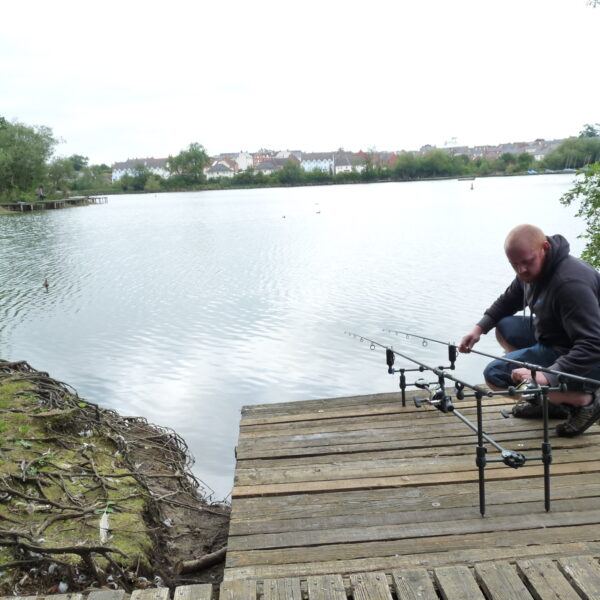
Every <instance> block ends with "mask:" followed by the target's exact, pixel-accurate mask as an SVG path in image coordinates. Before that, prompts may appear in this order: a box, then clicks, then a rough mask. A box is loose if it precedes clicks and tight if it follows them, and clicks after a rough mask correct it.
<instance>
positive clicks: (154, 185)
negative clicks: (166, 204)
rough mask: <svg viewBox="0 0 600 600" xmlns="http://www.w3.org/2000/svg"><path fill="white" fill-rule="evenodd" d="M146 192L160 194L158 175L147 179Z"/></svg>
mask: <svg viewBox="0 0 600 600" xmlns="http://www.w3.org/2000/svg"><path fill="white" fill-rule="evenodd" d="M144 191H146V192H160V177H159V176H158V175H150V176H149V177H148V179H146V183H145V185H144Z"/></svg>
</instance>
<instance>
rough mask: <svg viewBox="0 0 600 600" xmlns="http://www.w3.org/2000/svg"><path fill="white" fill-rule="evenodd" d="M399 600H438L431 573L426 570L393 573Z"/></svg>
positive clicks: (406, 570) (407, 570)
mask: <svg viewBox="0 0 600 600" xmlns="http://www.w3.org/2000/svg"><path fill="white" fill-rule="evenodd" d="M392 581H393V582H394V587H395V588H396V596H397V597H398V600H438V595H437V594H436V592H435V588H434V587H433V583H432V582H431V578H430V577H429V573H428V572H427V571H426V570H425V569H404V570H402V571H394V572H392Z"/></svg>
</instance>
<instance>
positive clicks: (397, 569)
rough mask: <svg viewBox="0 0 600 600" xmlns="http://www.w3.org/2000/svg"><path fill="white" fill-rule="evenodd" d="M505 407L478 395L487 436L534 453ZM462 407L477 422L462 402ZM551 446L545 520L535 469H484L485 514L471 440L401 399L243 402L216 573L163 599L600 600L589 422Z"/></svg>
mask: <svg viewBox="0 0 600 600" xmlns="http://www.w3.org/2000/svg"><path fill="white" fill-rule="evenodd" d="M512 402H513V401H512V400H511V399H509V398H502V397H496V398H494V399H488V400H486V401H485V409H484V422H485V429H486V432H487V433H488V435H490V436H492V437H493V439H495V440H496V441H497V442H499V443H500V444H501V445H502V446H504V447H506V448H507V449H511V450H516V451H519V452H522V453H524V454H526V455H528V456H533V455H539V454H540V447H541V440H542V429H541V422H540V421H531V420H523V419H513V418H509V419H506V418H504V417H503V416H502V414H501V413H500V410H501V409H503V408H504V409H509V408H510V406H511V405H512ZM457 407H458V408H460V410H461V412H462V413H463V414H464V415H465V416H467V417H469V416H470V418H473V419H474V413H475V408H474V402H473V401H463V402H460V403H458V402H457ZM551 441H552V446H553V464H552V467H551V473H552V475H551V492H552V506H551V511H550V512H546V511H545V510H544V502H543V499H544V491H543V480H542V472H543V469H542V466H541V464H540V462H539V461H531V462H528V463H526V464H525V465H524V466H523V467H521V468H519V469H512V468H510V467H507V466H506V465H504V464H496V463H491V464H489V465H488V466H487V467H486V491H487V513H486V516H485V517H483V518H482V517H481V516H480V514H479V497H478V483H477V469H476V468H475V444H476V439H475V435H474V434H473V433H472V432H471V430H470V429H468V428H467V427H466V426H465V425H464V424H463V423H462V422H460V421H459V420H458V419H456V418H455V417H453V416H452V415H449V414H442V413H441V412H439V411H437V410H435V409H433V408H431V407H427V408H421V409H418V408H416V407H414V406H412V403H411V406H407V407H405V408H403V407H402V405H401V402H400V398H399V394H380V395H376V396H359V397H352V398H335V399H327V400H311V401H306V402H293V403H281V404H267V405H259V406H247V407H244V409H243V411H242V420H241V425H240V437H239V443H238V446H237V466H236V475H235V487H234V489H233V494H232V515H231V526H230V532H229V540H228V550H227V559H226V567H225V579H224V581H223V583H222V584H221V585H220V586H217V585H215V586H212V585H210V584H200V585H188V586H182V587H178V588H176V589H175V590H174V592H173V594H172V598H173V600H217V599H219V600H439V599H442V600H582V599H583V600H592V599H595V600H600V564H599V557H600V500H599V496H600V460H599V459H600V427H598V426H597V425H596V426H594V427H592V428H591V429H590V430H589V431H588V432H586V433H585V434H584V435H583V436H580V437H577V438H573V439H562V438H557V437H556V436H554V435H553V436H552V438H551ZM488 450H489V457H490V458H492V457H494V456H497V455H498V452H497V451H496V450H494V449H493V447H491V448H490V447H489V445H488ZM170 596H171V594H170V592H169V590H168V589H166V588H159V589H147V590H136V591H134V592H133V593H132V594H131V596H130V595H129V594H125V593H124V592H123V591H119V590H114V591H113V590H100V591H92V592H89V593H87V594H83V595H82V594H65V595H61V596H52V597H51V598H52V600H84V598H85V599H86V600H126V599H129V598H130V600H168V599H169V597H170ZM0 600H3V599H0ZM6 600H8V599H6ZM12 600H15V598H13V599H12ZM18 600H35V597H28V598H19V599H18Z"/></svg>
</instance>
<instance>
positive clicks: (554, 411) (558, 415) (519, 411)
mask: <svg viewBox="0 0 600 600" xmlns="http://www.w3.org/2000/svg"><path fill="white" fill-rule="evenodd" d="M569 414H570V413H569V410H568V409H567V408H566V407H565V406H564V405H562V404H553V403H552V402H548V418H550V419H568V418H569ZM512 415H513V417H517V418H518V419H541V418H542V417H543V416H544V414H543V409H542V405H541V404H537V402H536V401H533V402H532V401H531V400H521V402H519V403H518V404H515V405H514V406H513V407H512Z"/></svg>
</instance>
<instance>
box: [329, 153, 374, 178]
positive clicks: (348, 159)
mask: <svg viewBox="0 0 600 600" xmlns="http://www.w3.org/2000/svg"><path fill="white" fill-rule="evenodd" d="M333 167H334V175H337V174H338V173H351V172H352V171H356V172H357V173H362V172H363V171H364V170H365V167H366V160H365V158H364V157H362V156H359V155H358V154H352V153H350V152H336V154H335V155H334V165H333Z"/></svg>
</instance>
